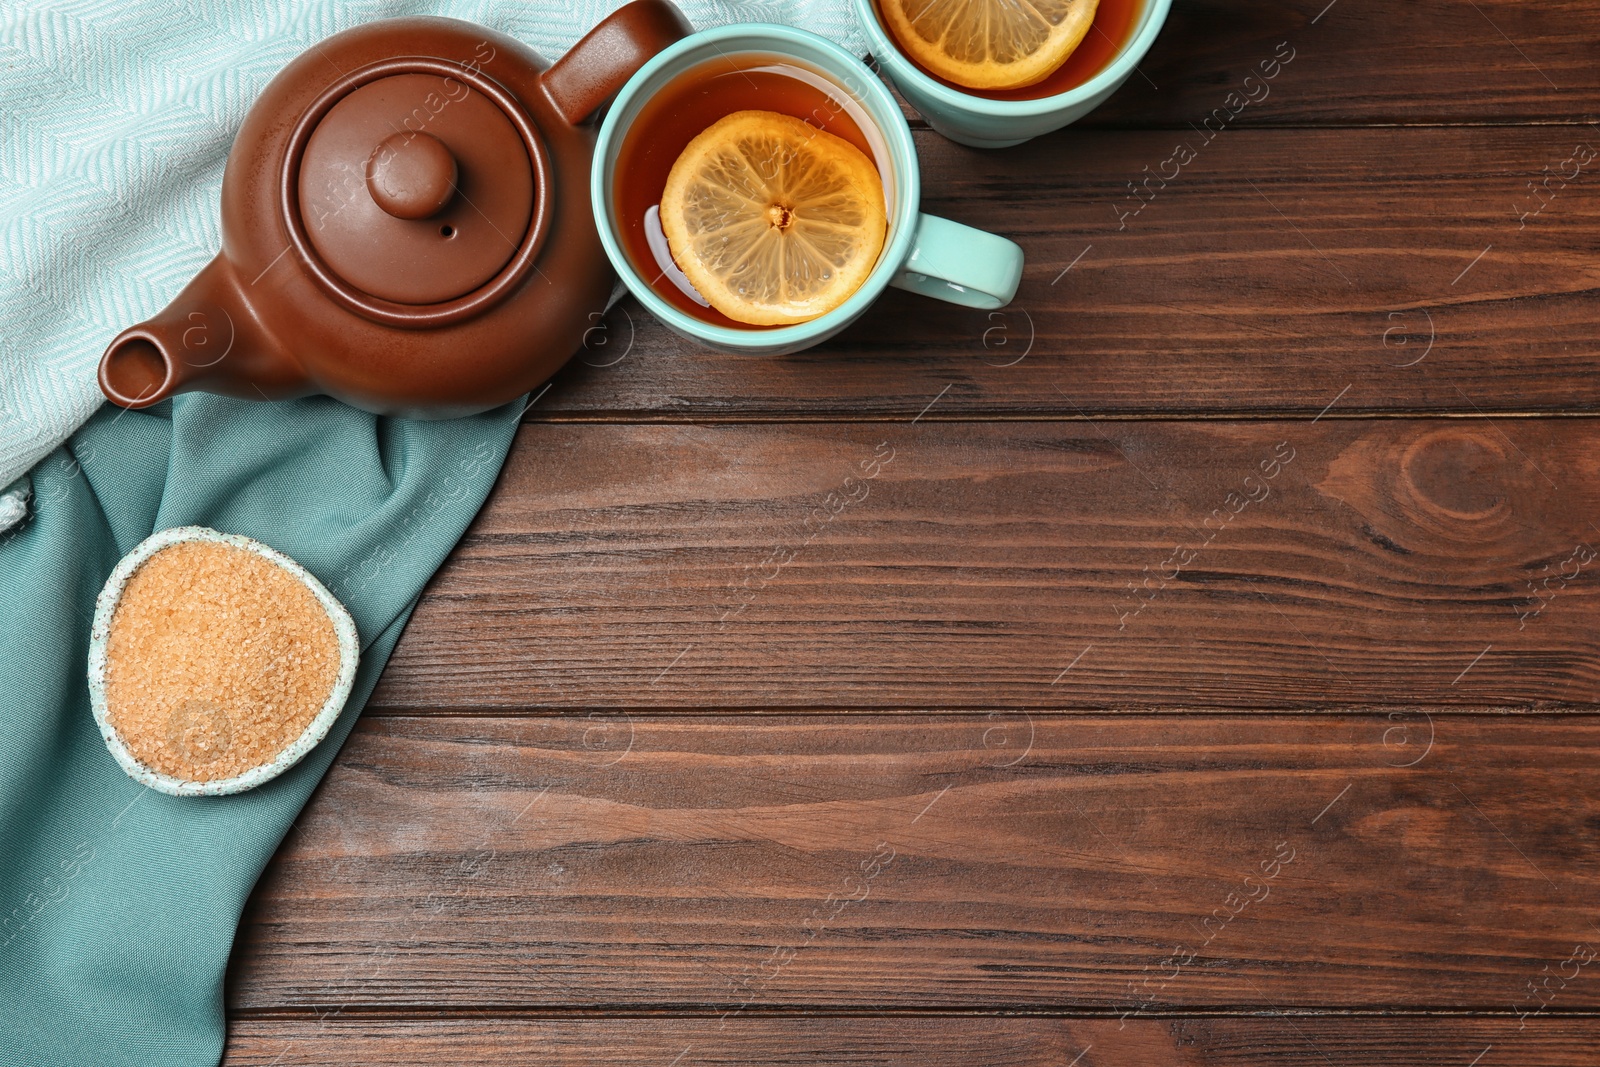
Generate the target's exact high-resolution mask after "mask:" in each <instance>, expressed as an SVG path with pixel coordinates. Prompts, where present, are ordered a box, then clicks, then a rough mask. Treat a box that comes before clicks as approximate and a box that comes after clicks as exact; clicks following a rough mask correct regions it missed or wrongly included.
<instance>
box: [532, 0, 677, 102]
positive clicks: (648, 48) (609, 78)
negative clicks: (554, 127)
mask: <svg viewBox="0 0 1600 1067" xmlns="http://www.w3.org/2000/svg"><path fill="white" fill-rule="evenodd" d="M693 32H694V27H693V26H691V25H690V24H689V20H688V19H686V18H684V17H683V13H682V12H681V11H679V10H678V9H677V8H676V7H675V6H673V5H672V4H671V3H669V2H668V0H633V3H631V4H628V5H626V6H624V7H620V8H618V9H617V10H615V11H613V12H612V13H611V14H610V15H607V16H606V17H605V18H604V19H603V20H601V22H600V23H599V24H598V25H596V26H595V28H594V29H592V30H590V31H589V32H588V33H587V34H585V35H584V37H583V40H581V41H579V42H578V43H577V44H575V45H573V46H572V47H571V48H570V49H569V50H568V51H567V54H566V55H564V56H562V57H561V58H560V59H558V60H556V62H555V65H554V66H552V67H551V68H550V69H549V70H547V71H545V73H544V87H545V91H546V92H547V93H549V94H550V99H551V100H552V101H553V102H554V103H555V105H556V110H557V111H560V112H561V114H562V117H564V118H565V119H566V120H567V121H568V122H570V123H572V124H573V125H574V126H576V125H578V123H580V122H582V121H584V120H585V119H587V118H588V117H589V116H590V115H592V114H594V113H595V112H596V111H598V110H599V109H600V106H601V105H602V104H604V103H605V102H606V101H607V100H609V99H611V97H612V96H613V95H615V94H616V92H617V90H618V89H621V88H622V86H623V83H625V82H626V81H627V80H628V79H629V78H631V77H633V75H634V73H635V72H636V71H637V70H638V69H639V68H640V67H642V66H644V65H645V64H646V63H647V62H649V61H650V59H651V58H652V57H653V56H655V54H656V53H657V52H659V51H661V50H662V49H663V48H665V47H667V46H668V45H670V44H672V43H673V42H674V41H677V40H680V39H682V38H684V37H687V36H688V35H689V34H691V33H693Z"/></svg>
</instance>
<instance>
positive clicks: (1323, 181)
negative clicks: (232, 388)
mask: <svg viewBox="0 0 1600 1067" xmlns="http://www.w3.org/2000/svg"><path fill="white" fill-rule="evenodd" d="M1341 6H1342V5H1341ZM1596 69H1597V70H1600V64H1597V65H1596ZM1185 137H1186V138H1187V142H1186V143H1188V144H1189V146H1190V147H1191V148H1193V149H1195V150H1196V152H1197V154H1196V156H1195V158H1194V160H1193V161H1192V162H1191V163H1190V164H1189V165H1188V166H1185V167H1183V168H1182V169H1181V171H1178V172H1177V173H1176V177H1174V178H1173V179H1172V180H1171V181H1170V182H1166V183H1165V187H1163V180H1162V179H1161V178H1160V177H1159V176H1157V177H1154V178H1153V179H1151V180H1150V183H1149V185H1148V187H1146V186H1144V185H1141V187H1140V191H1139V193H1138V195H1137V196H1135V195H1134V194H1133V193H1131V192H1130V188H1129V182H1141V183H1142V182H1143V181H1145V178H1146V175H1147V174H1150V175H1157V174H1158V172H1162V171H1165V173H1167V174H1168V175H1172V174H1173V173H1174V171H1175V167H1174V166H1172V165H1164V164H1165V161H1167V160H1169V159H1171V158H1172V157H1173V154H1174V151H1175V148H1176V145H1177V143H1178V142H1180V141H1183V140H1184V138H1185ZM917 139H918V146H919V148H920V149H921V151H922V158H923V167H924V179H923V190H924V192H923V196H924V207H925V210H927V211H929V212H931V213H933V214H936V215H943V216H947V217H949V218H952V219H956V220H958V221H960V222H964V223H968V224H970V225H973V226H978V227H981V228H984V229H989V230H993V231H994V232H997V233H1001V234H1004V235H1006V236H1008V237H1011V238H1013V239H1014V240H1016V241H1018V242H1019V243H1020V244H1021V245H1022V247H1023V249H1024V251H1025V252H1026V254H1027V256H1028V267H1027V271H1026V274H1025V276H1024V280H1023V284H1022V288H1021V290H1020V292H1019V293H1018V295H1017V298H1016V300H1015V302H1014V303H1013V304H1012V305H1011V307H1010V308H1008V309H1007V310H1006V311H1003V312H983V311H976V310H971V309H963V308H957V307H954V306H952V305H947V304H941V303H939V302H938V301H934V300H930V299H927V298H925V297H918V296H913V295H911V294H909V293H902V292H900V291H898V290H891V291H889V292H888V293H887V294H886V295H885V296H884V297H883V298H882V299H881V300H880V301H879V303H878V304H877V305H876V306H875V307H874V308H873V309H872V310H871V311H869V312H868V314H867V315H866V317H864V318H863V319H862V320H860V321H859V322H858V323H856V324H855V325H854V326H853V327H852V328H850V329H849V330H847V331H845V332H844V333H843V334H842V335H840V336H839V337H837V338H835V339H833V340H832V341H829V342H827V343H826V344H824V345H822V346H819V347H817V348H814V349H811V350H809V351H807V352H803V353H800V354H797V355H793V356H789V357H784V358H776V359H774V358H761V359H757V358H752V357H748V356H730V355H725V354H718V353H714V352H711V351H709V350H705V349H702V348H701V347H700V346H698V345H695V344H691V343H689V342H687V341H683V340H681V339H678V338H676V337H675V336H674V335H672V334H671V333H670V332H669V331H667V330H666V329H665V328H664V327H662V326H660V325H659V324H658V323H656V322H655V321H654V320H653V319H652V318H650V317H649V316H648V315H647V314H646V313H645V312H644V311H643V310H642V309H641V308H640V307H639V306H638V305H637V304H636V303H634V302H633V301H631V300H629V301H626V302H625V303H624V304H623V305H622V306H621V307H619V308H617V309H615V310H613V311H612V313H611V315H610V316H609V317H608V318H606V319H604V320H599V319H597V324H598V326H597V328H596V329H594V330H592V331H591V333H590V337H589V340H590V345H589V349H588V350H587V351H585V352H584V353H582V354H581V356H580V358H579V359H578V360H576V361H575V362H574V363H573V364H571V365H570V366H569V368H568V370H567V371H566V372H564V373H563V374H562V375H561V376H560V377H558V379H557V383H556V386H555V387H554V388H553V389H551V391H550V392H549V393H548V394H547V395H546V396H544V397H542V398H541V399H540V400H539V402H538V404H537V405H536V406H535V407H534V408H533V410H532V411H531V412H530V418H536V419H551V418H560V419H572V418H586V419H592V418H628V419H670V420H679V421H681V420H684V419H696V420H708V419H737V418H771V417H782V418H788V417H802V418H826V419H837V418H859V417H906V418H909V417H911V416H914V415H916V414H917V413H918V412H919V411H921V410H922V409H923V407H925V406H926V405H927V403H928V402H929V400H931V399H932V398H933V397H934V396H936V395H939V394H940V393H942V392H944V391H945V390H946V389H948V390H949V393H948V394H947V395H946V397H945V400H944V401H943V402H942V407H941V411H942V412H944V413H946V414H950V415H958V416H962V417H992V416H1005V417H1019V416H1029V417H1037V416H1047V417H1065V418H1077V417H1082V416H1084V415H1099V414H1112V413H1114V414H1121V415H1127V414H1152V413H1180V412H1195V413H1205V414H1226V413H1245V414H1305V415H1315V414H1316V413H1317V412H1318V411H1320V410H1321V409H1322V407H1323V406H1324V405H1326V404H1327V403H1328V401H1329V400H1330V399H1332V398H1333V397H1334V395H1335V394H1338V393H1340V392H1341V390H1344V389H1345V388H1346V387H1347V386H1348V387H1349V391H1348V393H1346V394H1345V395H1344V398H1343V400H1342V401H1341V404H1342V408H1343V410H1346V411H1381V412H1396V411H1424V410H1427V411H1435V410H1438V411H1463V412H1471V411H1473V410H1474V409H1482V410H1485V411H1556V410H1567V411H1570V410H1593V409H1594V408H1595V407H1596V406H1600V374H1597V373H1596V369H1597V365H1600V342H1597V341H1596V336H1597V335H1600V302H1597V300H1596V297H1595V293H1596V290H1597V287H1600V263H1597V261H1596V259H1595V257H1594V255H1593V249H1594V248H1595V247H1596V245H1597V244H1600V185H1596V184H1594V183H1592V182H1588V181H1586V180H1584V178H1583V173H1582V172H1583V171H1584V168H1583V167H1582V166H1580V164H1579V163H1578V161H1577V159H1576V158H1575V157H1574V155H1573V152H1574V149H1575V148H1576V147H1577V146H1578V145H1580V144H1582V145H1586V146H1588V147H1587V148H1585V149H1584V150H1583V151H1582V152H1580V153H1579V155H1580V156H1584V157H1585V158H1589V159H1590V162H1589V163H1588V164H1587V171H1588V172H1592V171H1593V170H1594V168H1595V167H1596V166H1600V163H1596V162H1595V161H1594V157H1595V155H1596V154H1597V153H1600V133H1597V132H1596V131H1594V130H1591V129H1590V128H1588V127H1582V128H1580V130H1578V131H1574V130H1571V129H1550V128H1535V129H1512V130H1508V129H1399V130H1396V129H1378V130H1350V129H1341V130H1269V131H1262V130H1255V131H1238V132H1230V133H1228V134H1226V135H1224V136H1218V137H1216V139H1215V141H1214V142H1212V143H1206V142H1204V141H1203V140H1202V138H1201V137H1200V136H1199V135H1197V134H1194V133H1193V132H1192V131H1191V132H1186V133H1184V134H1181V135H1180V134H1174V133H1171V132H1131V133H1130V132H1120V133H1118V132H1105V131H1091V130H1073V131H1068V132H1066V133H1063V134H1061V135H1059V136H1053V137H1050V138H1045V139H1043V140H1040V141H1036V142H1034V143H1033V144H1032V145H1030V146H1029V147H1028V148H1027V149H1026V150H1021V149H1019V150H1016V151H1009V152H978V151H974V150H971V149H966V148H962V147H959V146H956V145H953V144H951V143H950V142H947V141H945V140H944V139H943V138H941V137H939V136H937V135H935V134H931V133H921V134H918V135H917ZM1567 161H1570V162H1567ZM1564 163H1565V165H1564V166H1563V164H1564ZM1546 166H1549V167H1550V168H1552V170H1555V169H1562V170H1565V171H1566V172H1568V173H1571V172H1573V171H1574V170H1577V171H1579V172H1580V176H1579V178H1578V180H1576V181H1574V182H1573V183H1571V184H1567V185H1565V186H1564V187H1563V184H1562V182H1561V181H1560V180H1559V179H1555V180H1552V181H1551V184H1550V186H1549V192H1547V193H1542V194H1541V195H1543V196H1545V197H1546V199H1547V200H1548V206H1547V207H1545V209H1544V210H1543V211H1542V212H1541V213H1540V214H1537V215H1533V214H1529V215H1528V217H1527V218H1526V219H1524V218H1522V217H1521V213H1522V212H1524V211H1529V212H1531V211H1532V210H1533V209H1535V208H1537V207H1538V206H1539V203H1540V201H1539V200H1538V199H1536V197H1535V195H1534V194H1533V193H1531V192H1530V191H1529V190H1528V188H1527V186H1528V183H1529V182H1530V180H1539V181H1543V180H1544V179H1543V178H1542V176H1541V169H1542V168H1544V167H1546ZM1147 167H1148V168H1149V171H1148V172H1147V171H1146V170H1145V168H1147ZM1141 203H1143V204H1144V206H1143V207H1142V208H1140V206H1139V205H1140V204H1141ZM1136 209H1137V210H1138V213H1137V214H1136V215H1132V214H1127V213H1131V212H1133V211H1135V210H1136ZM1124 214H1127V218H1126V219H1125V223H1124ZM1490 246H1492V247H1490ZM1080 257H1081V258H1080ZM1480 257H1481V258H1480ZM1068 267H1071V270H1070V271H1069V272H1067V273H1065V274H1063V271H1066V270H1067V268H1068ZM597 315H598V312H597Z"/></svg>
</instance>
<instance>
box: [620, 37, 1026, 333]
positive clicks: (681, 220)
mask: <svg viewBox="0 0 1600 1067" xmlns="http://www.w3.org/2000/svg"><path fill="white" fill-rule="evenodd" d="M920 181H921V179H920V171H919V168H918V164H917V156H916V150H915V147H914V145H913V143H912V139H911V131H910V128H909V127H908V126H907V125H906V121H905V117H904V115H903V114H902V113H901V111H900V107H899V105H898V104H897V103H896V101H895V99H894V97H893V96H892V95H891V94H890V93H889V91H888V89H887V88H886V87H885V86H884V85H883V83H882V82H881V81H879V80H878V78H877V76H876V75H874V74H873V73H872V72H871V71H870V70H868V69H867V68H866V66H865V65H864V64H862V63H861V61H860V60H858V59H856V58H855V57H854V56H852V55H850V54H849V53H848V52H845V51H844V50H843V49H841V48H839V47H838V46H837V45H835V44H833V43H832V42H831V41H828V40H826V39H824V38H822V37H819V36H817V35H816V34H812V33H808V32H806V31H804V30H797V29H792V28H789V27H784V26H769V25H742V26H724V27H720V28H718V29H714V30H707V31H704V32H701V33H697V34H694V35H693V36H691V37H688V38H686V39H685V40H683V41H680V42H678V44H677V45H676V46H674V47H672V48H669V49H667V50H666V51H664V52H662V54H661V55H659V56H657V57H656V58H655V59H653V60H651V62H650V63H648V64H646V65H645V67H644V68H643V69H641V70H640V71H639V73H638V74H637V75H635V76H634V77H633V78H632V79H630V80H629V81H628V83H627V84H626V85H625V86H624V87H623V89H622V91H621V92H620V93H619V94H618V95H617V99H616V101H615V102H614V103H613V105H612V107H611V110H610V112H609V113H608V115H607V117H606V121H605V123H604V125H603V126H602V127H601V130H600V143H599V145H598V146H597V148H596V154H595V162H594V167H593V170H592V172H591V183H590V189H591V194H592V198H593V202H594V207H595V214H596V221H597V223H598V224H599V229H600V237H601V242H602V244H603V245H604V246H605V249H606V253H607V255H608V256H610V258H611V261H612V264H613V265H614V266H615V267H616V269H617V273H618V274H619V275H620V276H621V278H622V281H623V283H624V284H625V285H626V286H627V287H628V289H629V290H630V291H631V292H632V293H633V294H634V296H635V297H637V298H638V299H639V301H640V303H642V304H643V305H644V306H645V307H646V308H647V309H649V310H650V312H651V313H652V314H654V315H655V316H656V317H657V318H659V319H661V320H662V321H663V322H664V323H666V325H667V326H669V327H670V328H672V329H673V330H675V331H677V332H678V333H680V334H683V335H684V336H687V337H690V338H693V339H695V340H699V341H702V342H704V343H706V344H708V345H711V346H713V347H717V348H721V349H724V350H728V351H736V352H752V353H767V354H777V353H782V352H793V351H797V350H799V349H802V348H806V347H809V346H810V345H813V344H816V343H817V342H819V341H821V340H824V339H825V338H827V337H831V336H832V335H833V334H835V333H837V332H838V331H839V330H842V329H843V328H844V327H845V326H847V325H849V324H850V323H851V322H852V321H854V320H855V319H856V318H857V317H859V316H860V315H861V314H862V312H864V311H865V310H866V309H867V308H868V307H869V306H870V305H871V303H872V302H873V301H874V300H875V299H877V297H878V296H879V295H881V294H882V292H883V290H884V288H886V287H887V286H889V285H895V286H897V287H899V288H902V289H907V290H910V291H912V292H917V293H921V294H923V295H927V296H933V297H936V298H939V299H942V300H947V301H950V302H952V303H957V304H962V305H964V306H967V307H975V308H986V309H987V308H997V307H1002V306H1004V305H1005V304H1006V303H1008V302H1009V301H1010V300H1011V298H1012V296H1013V295H1015V293H1016V288H1017V284H1018V282H1019V281H1020V280H1021V275H1022V250H1021V249H1020V248H1018V247H1017V246H1016V245H1015V244H1014V243H1012V242H1011V241H1008V240H1006V239H1005V238H1003V237H998V236H996V235H994V234H990V233H985V232H984V231H982V230H976V229H973V228H972V227H969V226H963V225H961V224H960V223H955V222H950V221H948V220H946V219H940V218H935V217H933V216H927V215H922V214H920V213H919V212H918V210H917V208H918V205H919V202H920V199H921V187H920ZM675 241H676V247H674V243H675ZM696 279H698V280H699V282H700V285H697V284H696ZM702 287H704V288H706V289H707V291H704V292H702V291H701V289H702ZM808 309H809V311H808ZM730 311H732V312H735V314H730V313H729V312H730Z"/></svg>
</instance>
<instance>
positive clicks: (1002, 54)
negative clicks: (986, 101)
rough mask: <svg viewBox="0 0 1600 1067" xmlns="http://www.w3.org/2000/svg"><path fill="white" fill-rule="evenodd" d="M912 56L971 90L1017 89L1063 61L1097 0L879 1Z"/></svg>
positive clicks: (1091, 19) (1085, 29) (1080, 35)
mask: <svg viewBox="0 0 1600 1067" xmlns="http://www.w3.org/2000/svg"><path fill="white" fill-rule="evenodd" d="M881 3H882V5H883V13H884V15H885V17H886V18H887V19H888V22H889V28H890V29H892V30H893V31H894V35H895V39H896V40H898V41H899V42H900V47H901V48H904V49H905V50H906V52H908V53H909V54H910V55H911V58H912V59H914V60H916V61H917V62H918V63H920V64H922V65H923V66H924V67H926V68H927V69H928V70H931V71H932V72H933V73H935V74H937V75H938V76H939V77H941V78H944V79H945V80H946V81H952V82H955V83H956V84H957V85H965V86H967V87H969V88H972V89H1020V88H1022V87H1023V86H1025V85H1033V84H1034V83H1035V82H1040V81H1043V80H1044V79H1045V78H1046V77H1048V76H1049V75H1050V74H1051V73H1052V72H1053V71H1055V69H1056V68H1057V67H1059V66H1061V64H1063V63H1065V62H1066V60H1067V57H1068V56H1070V55H1071V54H1072V52H1073V50H1074V49H1076V48H1077V47H1078V43H1079V42H1080V41H1082V40H1083V36H1084V34H1086V33H1088V32H1089V27H1090V25H1091V24H1093V22H1094V10H1095V7H1096V6H1097V5H1098V4H1099V0H881Z"/></svg>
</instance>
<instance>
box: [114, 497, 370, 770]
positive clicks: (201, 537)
mask: <svg viewBox="0 0 1600 1067" xmlns="http://www.w3.org/2000/svg"><path fill="white" fill-rule="evenodd" d="M186 541H214V542H217V543H220V544H225V545H231V546H232V547H234V548H242V549H245V550H246V551H249V552H254V553H255V554H256V555H258V556H261V557H262V558H263V559H267V560H271V561H272V562H273V563H276V564H277V565H278V566H279V567H282V568H283V569H284V570H286V571H288V572H289V573H290V574H291V575H293V576H294V577H295V578H296V579H297V580H298V581H299V582H300V583H301V584H302V585H304V586H305V587H306V588H307V589H309V590H311V593H312V595H314V596H315V597H316V598H317V601H318V603H320V604H321V605H322V607H323V610H325V611H326V612H327V613H328V621H329V622H331V623H333V632H334V636H335V637H336V639H337V640H338V642H339V674H338V676H337V677H336V678H335V679H334V683H333V690H332V691H331V692H330V693H329V694H328V699H327V702H326V703H324V704H323V705H322V708H321V710H320V711H318V712H317V714H316V715H315V716H314V717H313V718H312V720H311V722H310V723H309V724H308V725H307V726H306V728H305V732H303V733H302V734H301V735H300V736H299V737H298V738H296V739H295V740H294V741H293V742H291V743H290V744H289V746H288V747H287V748H285V749H284V750H283V751H282V752H280V753H278V755H277V758H276V759H274V760H273V761H272V762H271V763H265V764H262V765H260V766H257V767H251V768H250V769H249V770H247V771H245V772H244V773H242V774H237V775H235V776H234V777H232V778H218V779H214V780H212V781H208V782H195V781H190V780H188V779H185V778H175V777H173V776H172V775H170V774H166V773H164V772H162V771H157V770H154V769H152V768H150V767H147V766H145V765H144V764H142V763H140V762H139V761H138V760H137V759H135V758H134V755H133V753H132V752H130V751H128V748H127V746H126V745H125V744H123V742H122V738H121V737H120V736H119V735H118V734H117V731H116V730H115V729H114V728H113V727H112V725H111V721H110V718H109V715H108V712H107V708H106V643H107V640H108V638H109V637H110V634H111V619H112V617H113V616H114V615H115V614H116V610H117V603H118V601H119V600H121V599H122V591H123V589H124V588H125V587H126V586H127V584H128V579H129V578H131V577H133V572H134V571H136V570H138V569H139V567H140V565H141V564H143V563H144V562H145V560H147V559H149V558H150V557H151V556H153V555H155V554H156V553H157V552H160V551H161V550H162V549H164V548H168V547H170V546H172V545H176V544H180V543H183V542H186ZM360 654H361V642H360V640H359V639H358V637H357V636H356V624H355V623H354V622H353V621H352V620H351V618H350V613H349V612H348V611H346V610H345V607H344V605H343V604H341V603H339V601H338V600H336V599H334V596H333V594H332V593H330V592H328V590H327V588H326V587H324V586H323V584H322V583H321V582H319V581H317V579H316V578H314V577H313V576H312V575H311V574H310V572H308V571H307V570H306V569H305V568H304V567H302V566H300V564H298V563H296V562H295V561H294V560H292V559H290V558H289V557H288V556H285V555H284V554H283V553H282V552H279V551H277V550H276V549H273V548H269V547H267V546H266V545H264V544H262V543H261V542H260V541H254V540H252V539H250V538H248V537H241V536H240V535H238V534H225V533H220V532H218V531H216V530H211V529H207V528H206V527H204V526H175V527H173V528H172V529H170V530H162V531H161V532H159V533H156V534H152V535H151V536H149V537H147V538H145V539H144V540H143V541H141V542H139V544H138V546H137V547H136V548H134V550H133V551H132V552H129V553H128V554H127V555H126V556H124V557H122V561H121V562H120V563H118V564H117V566H116V568H115V569H114V570H113V571H112V572H111V577H109V578H107V579H106V584H105V588H104V589H101V590H100V596H99V597H98V598H97V599H96V600H95V606H94V628H93V629H92V630H91V631H90V634H89V703H90V706H91V708H93V710H94V721H95V723H96V724H97V725H98V726H99V727H100V736H101V737H103V738H105V742H106V748H108V749H110V750H111V755H112V757H113V758H114V759H115V760H116V761H117V764H118V765H119V766H120V767H121V768H122V769H123V770H124V771H126V772H128V776H129V777H130V778H132V779H133V780H134V781H136V782H138V783H140V784H141V785H146V786H149V787H150V788H151V789H155V790H158V791H160V792H162V793H168V794H170V795H172V796H175V797H201V796H223V795H225V794H228V793H242V792H244V791H245V790H247V789H254V788H255V787H256V786H258V785H261V784H262V783H264V782H269V781H271V780H272V779H274V778H276V777H277V776H278V775H280V774H282V773H283V772H284V771H286V770H288V769H289V768H290V767H293V766H294V765H295V764H296V763H299V762H300V761H301V760H302V759H304V758H305V755H306V753H308V752H310V751H311V750H312V749H313V748H315V747H316V746H317V743H318V742H319V741H321V740H322V739H323V738H324V737H326V736H327V734H328V730H329V729H330V728H331V727H332V726H333V721H334V720H335V719H337V718H338V717H339V712H340V711H342V710H343V709H344V704H345V701H346V700H348V699H349V697H350V689H351V686H353V685H354V684H355V678H356V663H357V660H358V659H359V658H360Z"/></svg>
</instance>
